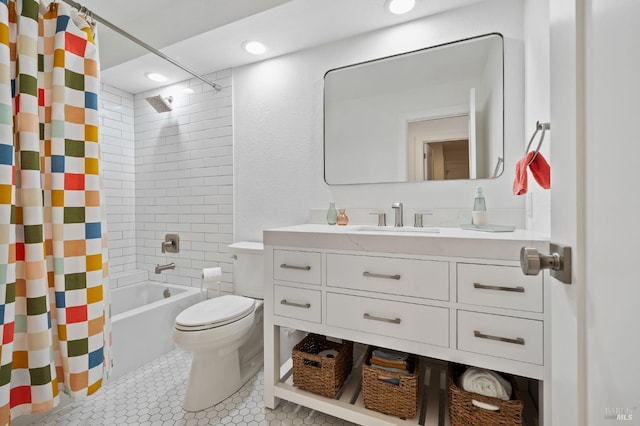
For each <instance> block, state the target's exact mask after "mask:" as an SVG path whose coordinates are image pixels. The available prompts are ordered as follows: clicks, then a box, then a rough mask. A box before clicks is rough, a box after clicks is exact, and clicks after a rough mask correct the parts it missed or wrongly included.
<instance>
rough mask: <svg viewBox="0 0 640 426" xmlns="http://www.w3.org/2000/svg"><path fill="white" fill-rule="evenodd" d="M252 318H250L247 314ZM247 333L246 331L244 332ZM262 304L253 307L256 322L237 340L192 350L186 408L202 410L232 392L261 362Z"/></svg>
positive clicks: (253, 372) (184, 407)
mask: <svg viewBox="0 0 640 426" xmlns="http://www.w3.org/2000/svg"><path fill="white" fill-rule="evenodd" d="M247 320H249V321H252V322H253V318H247ZM245 333H246V334H245ZM263 341H264V337H263V315H262V304H259V305H258V307H257V309H256V316H255V322H253V324H252V325H251V328H250V329H249V332H242V333H240V338H239V340H235V342H234V341H227V342H224V343H221V344H222V345H223V347H221V348H220V347H217V348H212V349H211V350H202V349H203V347H202V346H201V347H200V349H199V350H194V351H193V352H192V355H193V358H192V361H191V370H190V372H189V382H188V383H187V390H186V394H185V397H184V401H183V403H182V408H183V409H184V410H185V411H201V410H204V409H207V408H209V407H211V406H213V405H215V404H217V403H219V402H220V401H223V400H224V399H226V398H228V397H229V396H231V395H233V394H234V393H235V392H236V391H238V389H240V388H241V387H242V385H244V384H245V383H246V382H247V381H248V380H249V379H250V378H252V377H253V376H254V375H255V374H256V373H257V372H258V371H260V369H261V368H262V364H263V351H262V348H263Z"/></svg>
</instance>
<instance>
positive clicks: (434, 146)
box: [422, 139, 469, 180]
mask: <svg viewBox="0 0 640 426" xmlns="http://www.w3.org/2000/svg"><path fill="white" fill-rule="evenodd" d="M422 146H423V168H422V169H423V175H422V176H423V179H424V180H448V179H469V139H459V140H450V141H437V142H423V145H422Z"/></svg>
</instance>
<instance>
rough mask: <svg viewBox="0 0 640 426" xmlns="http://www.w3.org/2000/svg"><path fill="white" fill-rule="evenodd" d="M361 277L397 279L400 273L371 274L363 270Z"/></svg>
mask: <svg viewBox="0 0 640 426" xmlns="http://www.w3.org/2000/svg"><path fill="white" fill-rule="evenodd" d="M362 276H363V277H372V278H388V279H390V280H399V279H400V274H395V275H385V274H373V273H371V272H369V271H364V272H363V273H362Z"/></svg>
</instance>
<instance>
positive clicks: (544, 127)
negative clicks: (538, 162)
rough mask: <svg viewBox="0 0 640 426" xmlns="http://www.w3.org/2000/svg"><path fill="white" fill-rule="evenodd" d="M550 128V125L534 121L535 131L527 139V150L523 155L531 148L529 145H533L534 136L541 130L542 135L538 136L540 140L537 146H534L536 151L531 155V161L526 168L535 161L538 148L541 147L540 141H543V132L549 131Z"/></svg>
mask: <svg viewBox="0 0 640 426" xmlns="http://www.w3.org/2000/svg"><path fill="white" fill-rule="evenodd" d="M550 128H551V123H541V122H539V121H536V130H535V131H534V132H533V135H531V139H529V145H527V149H526V150H525V151H524V153H525V155H526V154H527V153H528V152H529V149H530V148H531V144H532V143H533V140H534V139H535V137H536V134H538V130H542V133H541V134H540V140H539V141H538V146H536V150H535V152H534V154H533V157H531V161H529V163H528V164H527V166H529V165H531V163H533V160H535V159H536V157H537V156H538V153H539V152H540V147H541V146H542V141H543V140H544V132H545V131H546V130H549V129H550Z"/></svg>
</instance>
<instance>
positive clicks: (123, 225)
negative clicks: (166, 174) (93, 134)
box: [100, 84, 136, 285]
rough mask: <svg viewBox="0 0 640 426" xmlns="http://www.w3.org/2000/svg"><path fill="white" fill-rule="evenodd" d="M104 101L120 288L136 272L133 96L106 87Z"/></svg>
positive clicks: (113, 267)
mask: <svg viewBox="0 0 640 426" xmlns="http://www.w3.org/2000/svg"><path fill="white" fill-rule="evenodd" d="M100 101H101V107H102V108H101V110H100V147H101V151H102V170H103V173H104V174H103V182H104V192H105V197H106V200H105V201H106V204H107V230H108V233H109V272H110V273H111V277H112V278H116V280H115V281H116V282H115V284H116V285H117V277H119V276H124V275H128V274H130V273H132V272H133V271H134V270H135V269H136V257H135V254H136V240H135V196H136V193H135V165H134V162H135V160H134V158H135V157H134V154H135V152H134V127H133V123H134V114H133V95H132V94H130V93H126V92H123V91H121V90H119V89H116V88H114V87H111V86H107V85H105V84H103V85H102V87H101V92H100ZM111 284H112V285H114V280H113V279H112V282H111Z"/></svg>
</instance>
